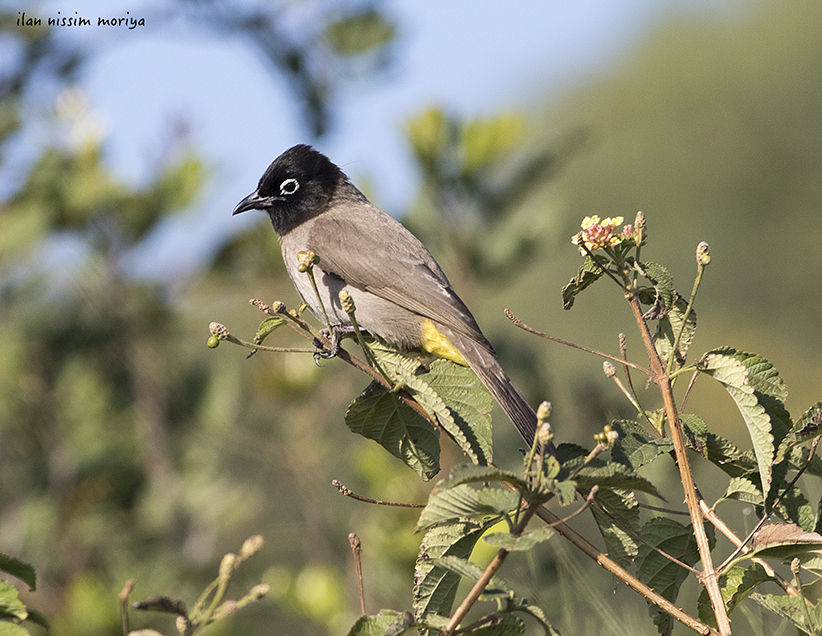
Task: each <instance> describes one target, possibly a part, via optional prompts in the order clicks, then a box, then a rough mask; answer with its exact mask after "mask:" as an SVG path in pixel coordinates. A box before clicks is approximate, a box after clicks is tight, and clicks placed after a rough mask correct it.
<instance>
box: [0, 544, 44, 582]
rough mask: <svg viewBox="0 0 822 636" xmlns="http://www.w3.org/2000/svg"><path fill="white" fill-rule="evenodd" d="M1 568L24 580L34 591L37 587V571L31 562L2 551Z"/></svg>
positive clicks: (0, 555)
mask: <svg viewBox="0 0 822 636" xmlns="http://www.w3.org/2000/svg"><path fill="white" fill-rule="evenodd" d="M0 570H2V571H3V572H6V573H7V574H11V575H12V576H15V577H17V578H18V579H20V580H21V581H23V582H24V583H25V584H26V585H28V586H29V589H30V590H31V591H32V592H33V591H34V590H35V589H37V573H36V572H35V571H34V567H32V566H31V565H30V564H29V563H26V562H25V561H21V560H20V559H15V558H14V557H11V556H8V555H7V554H2V553H0Z"/></svg>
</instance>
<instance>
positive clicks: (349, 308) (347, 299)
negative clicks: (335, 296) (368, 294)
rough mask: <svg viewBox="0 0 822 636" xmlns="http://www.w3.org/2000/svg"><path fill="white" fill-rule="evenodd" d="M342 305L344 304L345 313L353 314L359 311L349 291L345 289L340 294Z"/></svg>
mask: <svg viewBox="0 0 822 636" xmlns="http://www.w3.org/2000/svg"><path fill="white" fill-rule="evenodd" d="M340 303H341V304H342V308H343V311H345V313H347V314H353V313H354V312H355V311H356V309H357V308H356V306H355V305H354V299H353V298H351V294H349V293H348V290H347V289H343V290H342V291H341V292H340Z"/></svg>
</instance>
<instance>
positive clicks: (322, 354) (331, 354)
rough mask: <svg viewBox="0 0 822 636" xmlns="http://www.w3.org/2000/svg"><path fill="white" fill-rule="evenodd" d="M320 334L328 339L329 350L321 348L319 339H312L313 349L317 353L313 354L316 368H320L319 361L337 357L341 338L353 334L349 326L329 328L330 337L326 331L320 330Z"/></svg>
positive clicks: (352, 329)
mask: <svg viewBox="0 0 822 636" xmlns="http://www.w3.org/2000/svg"><path fill="white" fill-rule="evenodd" d="M320 333H321V334H322V335H323V336H325V337H326V338H330V340H331V348H330V349H326V348H325V347H323V343H322V342H320V339H319V338H314V347H315V348H316V349H317V351H315V352H314V362H316V363H317V366H320V360H329V359H331V358H336V357H337V354H338V353H339V352H340V341H341V340H342V339H343V337H345V336H347V335H350V334H352V333H354V327H352V326H351V325H335V326H334V327H332V328H331V334H330V335H329V333H328V329H322V330H320Z"/></svg>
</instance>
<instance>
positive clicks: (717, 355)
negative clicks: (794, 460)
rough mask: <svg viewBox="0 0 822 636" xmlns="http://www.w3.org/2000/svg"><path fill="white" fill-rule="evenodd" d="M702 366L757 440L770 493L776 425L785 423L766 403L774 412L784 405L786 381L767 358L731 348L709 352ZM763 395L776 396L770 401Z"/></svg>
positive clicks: (761, 469) (764, 482)
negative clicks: (719, 386)
mask: <svg viewBox="0 0 822 636" xmlns="http://www.w3.org/2000/svg"><path fill="white" fill-rule="evenodd" d="M699 369H700V370H701V371H703V372H704V373H707V374H708V375H710V376H712V377H713V378H714V379H715V380H717V381H718V382H719V383H720V384H722V386H723V387H725V390H726V391H727V392H728V394H729V395H730V396H731V398H733V400H734V402H736V406H737V408H738V409H739V412H740V413H741V414H742V419H743V420H744V421H745V425H746V426H747V427H748V433H749V435H750V437H751V441H752V443H753V449H754V454H755V455H756V460H757V465H758V467H759V475H760V479H761V481H762V492H764V493H769V492H770V489H771V479H772V464H773V461H774V457H775V447H774V427H775V425H777V424H779V425H783V422H782V421H781V420H780V419H779V415H777V414H774V415H773V416H771V415H770V414H769V413H768V410H766V408H765V405H767V406H768V407H769V408H770V409H771V411H772V412H773V411H774V410H775V409H776V407H777V405H778V404H781V402H779V401H778V400H779V397H778V396H780V395H784V393H785V391H784V385H783V384H782V381H781V380H780V379H779V378H778V376H777V375H776V371H774V370H773V367H772V366H771V365H770V363H768V362H767V361H766V360H763V359H762V358H760V357H759V356H755V355H753V354H746V353H739V352H737V351H735V350H734V349H728V348H723V349H716V350H714V351H710V352H708V353H706V354H705V355H704V356H703V357H702V360H701V361H700V363H699ZM763 396H767V397H771V398H774V399H773V400H768V399H765V398H764V397H763ZM782 399H784V397H783V398H782ZM782 410H783V411H784V408H783V409H782Z"/></svg>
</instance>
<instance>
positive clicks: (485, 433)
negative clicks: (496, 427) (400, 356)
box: [425, 360, 494, 464]
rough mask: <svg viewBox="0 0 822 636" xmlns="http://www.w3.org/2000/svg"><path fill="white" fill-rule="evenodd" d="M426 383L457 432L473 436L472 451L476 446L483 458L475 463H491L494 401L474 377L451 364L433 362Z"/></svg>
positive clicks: (461, 367)
mask: <svg viewBox="0 0 822 636" xmlns="http://www.w3.org/2000/svg"><path fill="white" fill-rule="evenodd" d="M425 381H426V382H427V383H428V385H429V386H430V387H431V388H432V389H433V390H434V391H435V392H436V393H437V395H439V396H440V398H442V401H443V402H445V405H446V406H447V407H448V410H449V411H450V412H451V415H452V416H453V417H454V421H455V422H456V425H457V428H458V429H460V430H462V431H465V432H466V433H467V432H468V431H470V432H471V433H473V436H474V438H475V439H476V441H475V442H474V441H473V440H472V441H471V447H472V448H473V447H476V446H478V449H477V450H476V455H477V456H478V457H479V458H484V461H480V462H478V463H481V464H490V463H491V461H492V460H493V440H492V437H491V409H492V408H493V407H494V398H493V396H492V395H491V392H490V391H489V390H488V389H486V388H485V385H484V384H483V383H482V381H481V380H480V379H479V378H478V377H477V374H476V373H474V372H473V371H472V370H471V369H469V368H468V367H463V366H461V365H459V364H456V363H454V362H451V361H450V360H436V361H434V362H432V363H431V365H430V367H429V371H428V373H427V374H426V375H425ZM466 437H469V436H468V435H466Z"/></svg>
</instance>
